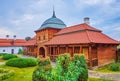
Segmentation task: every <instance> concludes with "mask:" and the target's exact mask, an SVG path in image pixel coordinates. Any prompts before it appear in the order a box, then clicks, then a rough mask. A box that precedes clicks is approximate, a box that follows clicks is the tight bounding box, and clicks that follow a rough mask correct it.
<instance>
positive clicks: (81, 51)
mask: <svg viewBox="0 0 120 81" xmlns="http://www.w3.org/2000/svg"><path fill="white" fill-rule="evenodd" d="M79 53H81V54H82V53H83V52H82V45H80V52H79Z"/></svg>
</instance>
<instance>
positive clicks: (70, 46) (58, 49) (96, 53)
mask: <svg viewBox="0 0 120 81" xmlns="http://www.w3.org/2000/svg"><path fill="white" fill-rule="evenodd" d="M35 33H36V41H35V42H34V43H36V47H35V48H37V49H36V50H35V51H34V52H32V53H33V54H32V55H35V56H41V57H46V56H49V57H50V58H51V59H55V58H56V57H58V55H60V54H63V53H69V54H70V55H71V56H73V54H75V53H77V54H84V55H85V58H86V60H87V62H88V66H89V67H90V68H92V67H94V66H102V65H105V64H108V63H110V62H111V61H112V60H113V59H116V50H117V48H116V47H117V45H118V44H119V42H118V41H116V40H114V39H112V38H110V37H109V36H107V35H105V34H103V33H102V31H101V30H99V29H96V28H93V27H92V26H90V25H89V18H85V19H84V23H82V24H78V25H74V26H70V27H66V25H65V24H64V22H63V21H62V20H60V19H59V18H57V17H56V15H55V12H54V11H53V16H52V17H51V18H49V19H47V20H46V21H45V22H44V23H43V24H42V25H41V27H40V28H39V29H38V30H36V31H35ZM34 40H35V39H34ZM31 44H32V43H31ZM31 46H34V44H33V45H31ZM28 49H29V47H28ZM28 53H29V51H28Z"/></svg>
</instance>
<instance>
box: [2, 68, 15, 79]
mask: <svg viewBox="0 0 120 81" xmlns="http://www.w3.org/2000/svg"><path fill="white" fill-rule="evenodd" d="M13 75H14V71H11V70H7V69H3V68H0V81H2V80H4V79H7V78H9V77H11V76H13Z"/></svg>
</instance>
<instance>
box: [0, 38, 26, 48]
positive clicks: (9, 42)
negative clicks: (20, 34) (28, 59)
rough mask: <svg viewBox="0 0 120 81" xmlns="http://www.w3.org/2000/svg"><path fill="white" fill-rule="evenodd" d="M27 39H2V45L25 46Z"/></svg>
mask: <svg viewBox="0 0 120 81" xmlns="http://www.w3.org/2000/svg"><path fill="white" fill-rule="evenodd" d="M25 43H26V40H24V39H16V40H14V39H0V47H1V46H25Z"/></svg>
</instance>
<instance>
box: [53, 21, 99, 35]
mask: <svg viewBox="0 0 120 81" xmlns="http://www.w3.org/2000/svg"><path fill="white" fill-rule="evenodd" d="M80 30H82V31H83V30H92V31H100V32H101V30H98V29H96V28H93V27H91V26H89V25H88V24H86V23H83V24H78V25H75V26H70V27H67V28H63V29H62V30H61V31H60V32H58V33H56V34H55V35H59V34H65V33H69V32H75V31H80Z"/></svg>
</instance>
